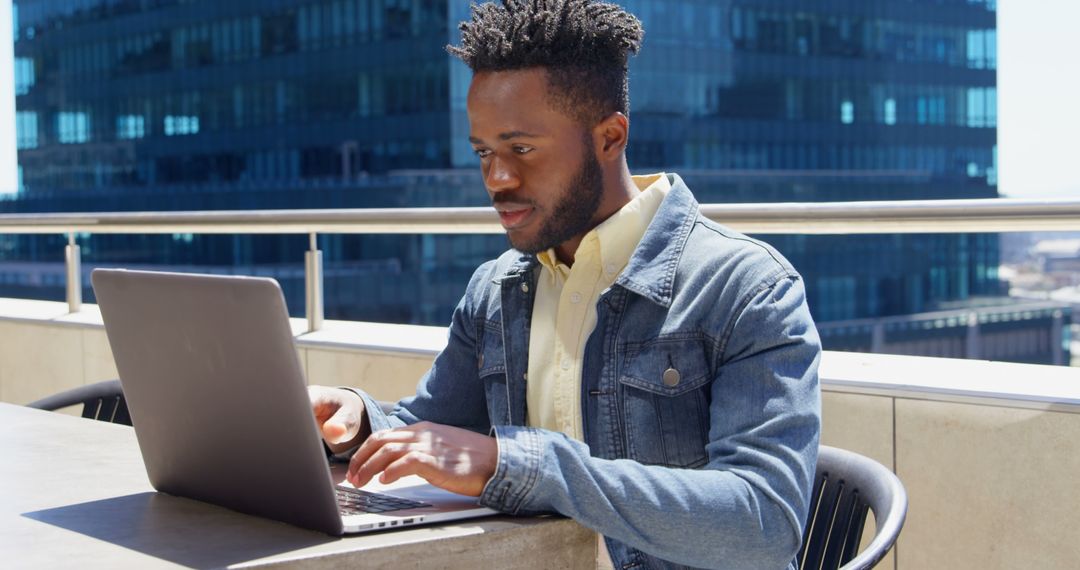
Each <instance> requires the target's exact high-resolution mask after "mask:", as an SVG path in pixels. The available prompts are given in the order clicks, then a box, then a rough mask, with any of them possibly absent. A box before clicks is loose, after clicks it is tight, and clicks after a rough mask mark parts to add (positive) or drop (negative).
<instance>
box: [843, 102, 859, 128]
mask: <svg viewBox="0 0 1080 570" xmlns="http://www.w3.org/2000/svg"><path fill="white" fill-rule="evenodd" d="M840 122H841V123H844V124H845V125H850V124H851V123H854V122H855V104H854V103H852V102H851V101H844V102H843V103H840Z"/></svg>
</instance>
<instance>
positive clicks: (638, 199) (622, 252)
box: [536, 173, 671, 278]
mask: <svg viewBox="0 0 1080 570" xmlns="http://www.w3.org/2000/svg"><path fill="white" fill-rule="evenodd" d="M631 179H632V180H633V182H634V185H635V186H637V189H638V191H639V192H640V193H639V194H638V195H637V196H635V197H634V199H633V200H631V201H630V202H628V203H627V204H626V205H624V206H623V207H622V208H620V209H619V211H617V212H615V213H614V214H612V215H611V217H609V218H608V219H606V220H604V221H603V222H601V223H600V225H598V226H596V227H595V228H593V229H592V230H591V231H590V232H589V233H587V234H585V237H584V238H582V240H581V245H580V246H578V253H579V254H584V255H591V254H592V253H593V252H594V251H595V250H597V249H598V250H599V254H600V259H599V260H598V261H597V260H592V261H591V262H592V263H599V264H600V265H601V267H604V268H609V267H610V268H613V271H611V273H618V272H620V271H622V269H623V268H624V267H626V264H627V262H629V261H630V256H631V255H633V253H634V249H635V248H636V247H637V245H638V242H639V241H641V238H642V236H644V235H645V230H646V229H648V227H649V224H650V223H651V222H652V219H653V216H654V215H655V214H656V211H657V209H659V207H660V203H661V202H663V200H664V197H665V196H666V195H667V193H668V192H669V191H671V181H670V180H669V179H668V176H667V175H666V174H664V173H659V174H647V175H643V176H633V177H631ZM582 257H583V256H579V255H575V258H576V259H575V261H577V260H579V259H582ZM536 258H537V261H539V262H540V265H542V266H543V267H544V268H545V269H547V270H548V271H549V272H550V274H551V275H552V276H553V277H554V276H556V275H561V276H562V277H563V278H565V277H566V274H567V273H568V272H569V268H568V267H567V266H566V265H565V264H563V263H562V262H560V261H559V258H558V256H557V255H556V254H555V249H554V248H551V249H547V250H545V251H542V252H540V253H539V254H537V256H536ZM583 261H587V259H583Z"/></svg>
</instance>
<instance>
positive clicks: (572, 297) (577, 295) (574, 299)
mask: <svg viewBox="0 0 1080 570" xmlns="http://www.w3.org/2000/svg"><path fill="white" fill-rule="evenodd" d="M570 302H571V303H573V304H575V305H576V304H578V303H580V302H581V293H574V294H572V295H570Z"/></svg>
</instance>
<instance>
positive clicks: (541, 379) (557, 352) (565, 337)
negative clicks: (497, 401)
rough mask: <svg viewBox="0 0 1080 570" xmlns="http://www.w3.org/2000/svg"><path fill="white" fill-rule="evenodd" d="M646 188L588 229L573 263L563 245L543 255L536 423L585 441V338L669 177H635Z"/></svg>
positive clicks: (533, 344)
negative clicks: (561, 256) (562, 254)
mask: <svg viewBox="0 0 1080 570" xmlns="http://www.w3.org/2000/svg"><path fill="white" fill-rule="evenodd" d="M634 184H636V185H637V187H638V189H639V190H641V194H639V195H638V196H636V197H635V198H634V199H633V200H631V201H630V203H629V204H626V205H625V206H623V207H622V209H620V210H619V211H618V212H615V214H614V215H612V216H611V217H610V218H608V219H606V220H604V222H603V223H601V224H600V225H599V226H596V228H594V229H593V230H592V231H590V232H589V233H587V234H585V237H584V239H582V240H581V245H579V246H578V249H577V252H576V253H575V254H574V265H573V267H567V266H566V265H565V264H563V263H560V262H559V260H558V258H557V257H556V256H555V250H554V249H549V250H547V251H544V252H541V253H540V254H538V255H537V258H538V259H539V261H540V265H541V270H540V280H539V282H538V283H537V288H536V289H537V290H536V299H535V301H534V304H533V312H532V329H531V331H530V334H529V376H528V378H529V380H528V385H527V394H526V401H527V403H528V423H529V425H530V426H533V427H540V428H544V429H548V430H553V431H558V432H562V433H564V434H566V435H568V436H570V437H572V438H574V439H577V440H578V441H582V440H584V439H585V437H584V429H583V426H582V417H581V370H582V365H583V363H584V360H585V342H586V341H587V340H588V338H589V335H590V334H592V332H593V329H594V328H596V303H597V302H598V301H599V299H600V294H601V293H603V292H604V291H605V290H607V289H608V288H609V287H611V285H612V284H613V283H615V278H616V277H618V276H619V274H620V273H622V270H623V269H624V268H625V267H626V264H627V263H628V262H629V261H630V256H631V255H632V254H633V253H634V249H635V248H636V247H637V245H638V242H640V241H641V238H642V237H643V236H644V235H645V230H646V228H648V227H649V223H650V222H652V219H653V216H655V215H656V211H657V210H658V209H660V202H663V200H664V197H665V196H666V195H667V193H668V192H669V191H670V190H671V183H670V182H669V181H668V178H667V175H666V174H653V175H649V176H635V177H634Z"/></svg>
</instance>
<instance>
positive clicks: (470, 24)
mask: <svg viewBox="0 0 1080 570" xmlns="http://www.w3.org/2000/svg"><path fill="white" fill-rule="evenodd" d="M460 28H461V45H460V46H452V45H451V46H447V47H446V49H447V51H448V52H450V54H451V55H454V56H457V57H458V58H460V59H461V60H462V61H464V62H465V64H466V65H468V66H469V68H471V69H472V70H473V73H480V72H485V71H513V70H520V69H529V68H543V69H545V70H546V71H547V75H548V83H549V85H550V86H551V87H552V89H551V97H550V99H551V103H552V106H553V107H554V108H555V109H558V110H560V111H562V112H564V113H566V114H567V116H569V117H571V118H573V119H575V120H577V121H578V122H580V123H582V124H583V125H585V126H592V125H594V124H595V123H597V122H598V121H600V120H601V119H603V118H604V117H607V116H608V115H610V114H611V113H614V112H616V111H618V112H621V113H623V114H626V115H629V114H630V94H629V87H628V83H629V81H628V77H627V75H628V60H629V58H630V55H631V54H636V53H637V52H638V50H639V49H640V47H641V41H642V38H643V37H644V35H645V30H644V29H643V28H642V26H641V22H640V21H639V20H638V19H637V18H636V17H635V16H634V15H633V14H630V13H628V12H626V11H625V10H623V9H622V7H620V6H617V5H615V4H610V3H607V2H594V1H593V0H502V2H500V3H496V2H488V3H484V4H473V6H472V19H471V20H469V21H466V22H462V23H461V26H460Z"/></svg>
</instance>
